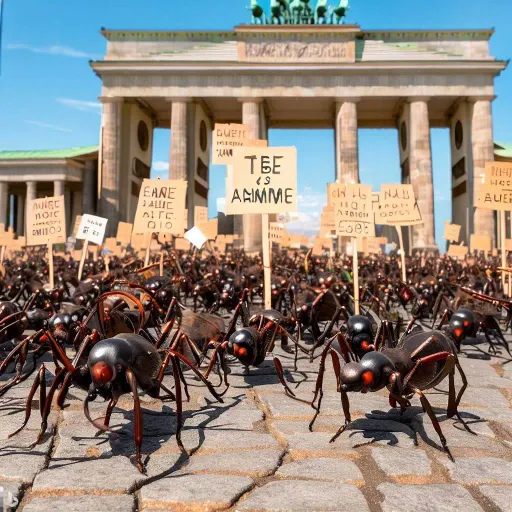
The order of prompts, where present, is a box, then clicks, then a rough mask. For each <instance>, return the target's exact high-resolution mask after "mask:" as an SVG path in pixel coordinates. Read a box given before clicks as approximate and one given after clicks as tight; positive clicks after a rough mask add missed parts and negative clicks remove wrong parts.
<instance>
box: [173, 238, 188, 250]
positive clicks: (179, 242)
mask: <svg viewBox="0 0 512 512" xmlns="http://www.w3.org/2000/svg"><path fill="white" fill-rule="evenodd" d="M174 248H175V249H176V250H177V251H189V250H190V242H189V241H188V240H185V239H184V238H176V239H175V240H174Z"/></svg>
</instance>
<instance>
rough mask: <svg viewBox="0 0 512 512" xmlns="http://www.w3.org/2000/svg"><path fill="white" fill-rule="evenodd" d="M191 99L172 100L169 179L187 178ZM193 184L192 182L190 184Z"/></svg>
mask: <svg viewBox="0 0 512 512" xmlns="http://www.w3.org/2000/svg"><path fill="white" fill-rule="evenodd" d="M191 101H192V99H191V98H190V99H179V100H172V108H171V153H170V158H169V179H171V180H186V179H188V165H187V162H188V149H189V142H190V141H189V140H188V136H187V135H188V130H187V128H188V107H189V103H190V102H191ZM192 185H193V184H192Z"/></svg>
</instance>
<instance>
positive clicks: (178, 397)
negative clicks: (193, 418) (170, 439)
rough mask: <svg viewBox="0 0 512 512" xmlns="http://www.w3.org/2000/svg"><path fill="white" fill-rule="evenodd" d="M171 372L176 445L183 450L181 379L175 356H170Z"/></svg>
mask: <svg viewBox="0 0 512 512" xmlns="http://www.w3.org/2000/svg"><path fill="white" fill-rule="evenodd" d="M171 364H172V373H173V375H174V388H175V391H176V442H177V443H178V446H179V447H180V448H181V449H182V450H183V451H185V447H184V446H183V443H182V442H181V428H182V426H183V401H182V398H181V381H180V376H179V370H178V366H179V363H178V361H176V357H174V356H171Z"/></svg>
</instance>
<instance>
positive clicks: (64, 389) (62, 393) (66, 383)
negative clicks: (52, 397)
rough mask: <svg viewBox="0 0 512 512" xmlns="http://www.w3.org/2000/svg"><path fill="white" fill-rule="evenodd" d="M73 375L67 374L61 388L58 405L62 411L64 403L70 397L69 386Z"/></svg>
mask: <svg viewBox="0 0 512 512" xmlns="http://www.w3.org/2000/svg"><path fill="white" fill-rule="evenodd" d="M71 377H72V375H71V373H66V376H65V377H64V382H63V383H62V386H61V388H60V391H59V394H58V395H57V405H58V406H59V407H60V408H61V409H62V406H63V405H64V401H65V400H66V397H67V395H68V391H69V386H70V384H71Z"/></svg>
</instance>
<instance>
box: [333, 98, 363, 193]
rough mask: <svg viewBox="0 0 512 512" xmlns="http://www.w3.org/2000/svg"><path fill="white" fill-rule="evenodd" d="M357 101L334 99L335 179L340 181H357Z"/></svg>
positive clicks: (353, 99)
mask: <svg viewBox="0 0 512 512" xmlns="http://www.w3.org/2000/svg"><path fill="white" fill-rule="evenodd" d="M358 101H359V98H347V99H337V100H336V123H335V132H336V135H335V136H336V180H338V181H340V182H342V183H351V182H353V183H359V141H358V132H357V130H358V124H357V103H358Z"/></svg>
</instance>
